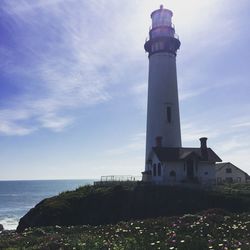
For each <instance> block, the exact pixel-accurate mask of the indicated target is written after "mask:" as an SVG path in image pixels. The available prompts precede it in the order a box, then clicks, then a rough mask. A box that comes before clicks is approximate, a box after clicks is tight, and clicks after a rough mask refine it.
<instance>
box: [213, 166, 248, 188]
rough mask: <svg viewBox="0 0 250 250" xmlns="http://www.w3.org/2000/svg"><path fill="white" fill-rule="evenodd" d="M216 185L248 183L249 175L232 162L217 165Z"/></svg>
mask: <svg viewBox="0 0 250 250" xmlns="http://www.w3.org/2000/svg"><path fill="white" fill-rule="evenodd" d="M215 167H216V183H217V184H223V183H247V182H248V181H249V178H250V177H249V175H248V174H247V173H246V172H244V171H243V170H241V169H240V168H238V167H236V166H235V165H233V164H232V163H231V162H223V163H217V164H216V166H215Z"/></svg>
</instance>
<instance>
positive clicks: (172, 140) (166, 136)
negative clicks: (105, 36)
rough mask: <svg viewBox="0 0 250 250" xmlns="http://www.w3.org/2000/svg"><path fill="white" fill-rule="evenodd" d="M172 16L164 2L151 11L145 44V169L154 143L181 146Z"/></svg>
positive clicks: (176, 41) (178, 45) (165, 145)
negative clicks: (147, 38)
mask: <svg viewBox="0 0 250 250" xmlns="http://www.w3.org/2000/svg"><path fill="white" fill-rule="evenodd" d="M172 16H173V13H172V11H171V10H168V9H165V8H163V6H162V5H161V6H160V9H158V10H156V11H154V12H153V13H152V14H151V18H152V28H151V29H150V32H149V40H148V41H147V42H146V43H145V46H144V47H145V50H146V51H147V52H148V54H149V77H148V110H147V139H146V170H147V160H148V157H149V154H150V151H151V150H152V148H153V147H155V146H162V147H170V148H173V147H174V148H179V147H181V131H180V115H179V101H178V87H177V74H176V52H177V50H178V49H179V48H180V41H179V39H178V37H177V35H176V34H175V28H174V26H173V24H172Z"/></svg>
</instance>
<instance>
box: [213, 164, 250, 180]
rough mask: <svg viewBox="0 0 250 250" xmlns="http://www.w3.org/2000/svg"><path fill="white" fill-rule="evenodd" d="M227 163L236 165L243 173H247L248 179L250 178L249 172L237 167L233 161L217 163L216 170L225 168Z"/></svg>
mask: <svg viewBox="0 0 250 250" xmlns="http://www.w3.org/2000/svg"><path fill="white" fill-rule="evenodd" d="M227 165H230V166H233V167H235V168H236V169H238V170H239V171H241V172H242V173H244V174H245V175H246V178H247V179H250V176H249V175H248V173H246V172H245V171H243V170H242V169H240V168H238V167H236V166H235V165H234V164H233V163H231V162H222V163H216V165H215V169H216V171H219V170H221V169H222V168H224V167H225V166H227Z"/></svg>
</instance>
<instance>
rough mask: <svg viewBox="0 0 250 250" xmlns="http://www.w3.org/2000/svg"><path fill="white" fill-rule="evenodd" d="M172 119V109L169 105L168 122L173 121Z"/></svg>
mask: <svg viewBox="0 0 250 250" xmlns="http://www.w3.org/2000/svg"><path fill="white" fill-rule="evenodd" d="M171 121H172V110H171V107H167V122H168V123H171Z"/></svg>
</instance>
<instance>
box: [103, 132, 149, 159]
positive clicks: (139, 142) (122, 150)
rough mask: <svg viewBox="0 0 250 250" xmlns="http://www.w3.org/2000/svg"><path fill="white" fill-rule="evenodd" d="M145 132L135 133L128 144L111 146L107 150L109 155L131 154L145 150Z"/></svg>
mask: <svg viewBox="0 0 250 250" xmlns="http://www.w3.org/2000/svg"><path fill="white" fill-rule="evenodd" d="M145 138H146V134H145V133H138V134H135V135H134V136H133V137H131V138H130V140H129V141H128V143H127V144H126V145H121V146H118V147H116V148H111V149H109V150H107V151H106V154H107V155H108V156H117V155H129V154H131V153H138V152H141V151H143V149H144V147H145Z"/></svg>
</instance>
